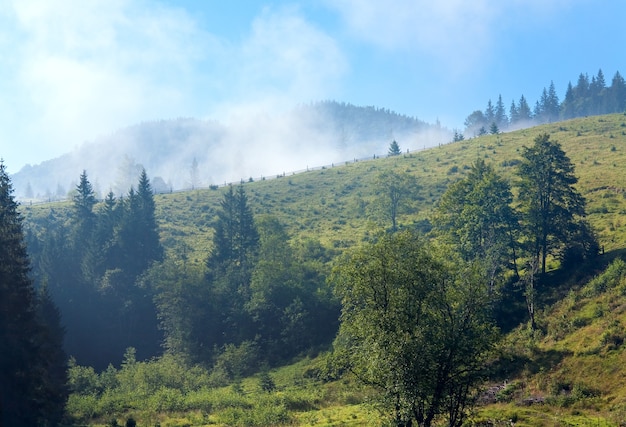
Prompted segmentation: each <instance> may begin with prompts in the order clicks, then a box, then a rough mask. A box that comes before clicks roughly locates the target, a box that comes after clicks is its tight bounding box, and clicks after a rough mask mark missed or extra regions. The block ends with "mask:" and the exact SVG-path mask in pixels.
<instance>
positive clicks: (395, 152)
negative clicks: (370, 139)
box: [387, 139, 402, 156]
mask: <svg viewBox="0 0 626 427" xmlns="http://www.w3.org/2000/svg"><path fill="white" fill-rule="evenodd" d="M401 153H402V151H401V150H400V146H399V145H398V143H397V142H396V140H395V139H394V140H393V141H391V144H389V152H388V153H387V154H388V155H389V156H399V155H400V154H401Z"/></svg>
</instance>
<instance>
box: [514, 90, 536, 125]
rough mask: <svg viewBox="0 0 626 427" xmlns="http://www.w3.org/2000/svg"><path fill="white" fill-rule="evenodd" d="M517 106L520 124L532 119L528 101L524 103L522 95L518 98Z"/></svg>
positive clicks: (524, 99)
mask: <svg viewBox="0 0 626 427" xmlns="http://www.w3.org/2000/svg"><path fill="white" fill-rule="evenodd" d="M518 105H519V106H518V108H517V111H518V113H519V121H520V122H529V121H531V120H532V118H533V114H532V111H531V109H530V106H529V105H528V101H526V98H525V97H524V95H522V96H521V97H520V99H519V104H518Z"/></svg>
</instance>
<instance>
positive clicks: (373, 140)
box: [12, 101, 450, 200]
mask: <svg viewBox="0 0 626 427" xmlns="http://www.w3.org/2000/svg"><path fill="white" fill-rule="evenodd" d="M394 138H395V139H397V140H398V141H399V142H400V144H401V147H403V148H404V149H407V148H411V149H416V148H417V147H419V146H422V147H423V146H425V145H427V146H432V145H433V144H434V145H436V144H438V143H441V142H444V141H447V140H449V139H450V135H449V132H447V131H446V130H442V129H440V128H439V127H437V126H434V125H430V124H427V123H425V122H423V121H420V120H418V119H416V118H413V117H408V116H403V115H400V114H396V113H393V112H391V111H388V110H383V109H378V108H374V107H357V106H353V105H350V104H343V103H337V102H330V101H328V102H320V103H315V104H310V105H303V106H300V107H298V108H295V109H293V110H291V111H287V112H285V113H283V114H280V115H277V114H273V115H272V114H269V113H268V114H264V115H253V116H243V115H242V116H238V117H232V118H229V119H227V121H223V122H218V121H212V120H199V119H192V118H180V119H176V120H161V121H154V122H146V123H140V124H137V125H134V126H130V127H128V128H126V129H121V130H118V131H117V132H114V133H112V134H111V135H107V136H103V137H100V138H98V139H96V140H94V141H90V142H85V143H84V144H82V145H81V146H79V147H77V148H76V149H75V150H74V151H72V152H70V153H67V154H65V155H63V156H61V157H59V158H56V159H52V160H48V161H46V162H43V163H42V164H40V165H34V166H31V165H28V166H25V167H24V168H22V169H21V170H20V171H19V172H18V173H16V174H14V176H13V177H12V180H13V183H14V187H15V189H16V195H17V197H18V198H20V199H22V200H25V199H26V200H55V199H57V200H58V199H63V198H65V197H66V196H67V193H68V191H70V190H72V189H73V188H74V187H75V185H76V183H77V180H78V176H79V175H80V174H81V173H82V171H83V170H86V171H87V173H88V174H89V177H90V180H91V182H93V183H94V185H95V187H96V190H97V191H98V193H100V195H101V196H102V197H104V196H105V195H106V194H107V193H108V192H109V191H110V190H112V191H113V192H114V193H115V194H116V195H120V194H123V193H125V192H126V191H127V190H128V188H129V187H130V185H132V184H134V180H135V178H136V177H137V175H138V170H140V169H141V167H142V166H143V167H145V168H146V169H147V170H148V171H149V173H150V175H151V177H152V178H153V186H154V187H155V189H156V190H158V191H159V192H164V191H170V190H172V189H174V190H180V189H185V188H187V189H189V188H199V187H208V186H209V185H215V184H224V183H225V182H233V181H234V182H238V181H239V180H240V179H245V180H247V179H248V178H249V177H255V178H256V177H261V176H268V175H271V174H276V173H281V172H283V171H293V170H301V169H306V168H307V166H317V165H323V164H330V163H332V162H338V161H342V160H345V159H352V158H360V157H364V156H370V155H373V154H380V153H385V152H386V150H387V147H388V145H389V143H390V142H391V141H392V140H393V139H394Z"/></svg>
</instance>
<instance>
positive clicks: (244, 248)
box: [207, 186, 259, 347]
mask: <svg viewBox="0 0 626 427" xmlns="http://www.w3.org/2000/svg"><path fill="white" fill-rule="evenodd" d="M220 205H221V209H220V210H219V211H218V218H217V221H216V223H215V234H214V236H213V251H212V252H211V254H210V255H209V257H208V260H207V267H208V275H207V280H208V282H209V286H210V287H211V295H212V298H214V300H216V301H218V302H217V306H218V307H220V310H221V313H220V315H221V320H220V323H219V324H218V325H213V327H217V328H221V329H220V330H221V332H222V334H221V336H220V337H219V340H220V341H219V342H212V343H207V345H210V346H216V345H217V346H218V347H219V346H221V345H223V344H225V343H233V344H236V345H238V344H241V343H242V342H243V341H244V340H246V339H250V338H254V337H253V336H252V337H250V332H251V323H252V320H251V318H250V316H249V315H248V313H246V311H245V305H246V303H247V301H249V299H250V281H251V276H252V271H253V268H254V265H255V262H256V254H257V250H258V245H259V234H258V231H257V228H256V225H255V223H254V217H253V215H252V210H251V209H250V207H249V206H248V198H247V196H246V194H245V190H244V188H243V186H239V188H238V189H237V190H235V189H234V188H233V186H230V187H229V188H228V190H227V192H226V193H225V194H224V198H223V199H222V201H221V203H220Z"/></svg>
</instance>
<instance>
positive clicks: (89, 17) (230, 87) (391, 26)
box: [0, 0, 626, 173]
mask: <svg viewBox="0 0 626 427" xmlns="http://www.w3.org/2000/svg"><path fill="white" fill-rule="evenodd" d="M625 16H626V2H624V1H623V0H473V1H466V0H384V1H383V0H380V1H376V0H317V1H313V0H302V1H289V0H273V1H272V0H238V1H223V0H176V1H174V0H172V1H167V0H90V1H84V0H57V1H54V2H52V1H49V0H0V94H1V95H0V157H1V158H3V159H4V162H5V165H6V166H7V168H8V170H9V172H11V173H14V172H17V171H18V170H19V169H20V168H21V167H22V166H24V165H25V164H33V165H34V164H38V163H41V162H42V161H45V160H48V159H51V158H54V157H58V156H59V155H62V154H64V153H66V152H69V151H71V150H73V149H75V148H77V147H79V146H80V145H81V144H83V143H84V142H88V141H93V140H95V139H96V138H98V137H100V136H104V135H108V134H111V133H113V132H115V131H116V130H118V129H121V128H125V127H127V126H131V125H134V124H137V123H140V122H144V121H152V120H161V119H175V118H179V117H194V118H201V119H215V120H220V121H223V122H225V123H236V122H237V121H238V120H241V118H242V117H246V116H249V115H255V114H261V113H267V112H272V113H275V114H280V112H281V111H286V110H288V109H290V108H293V107H295V106H297V105H301V104H306V103H310V102H315V101H321V100H335V101H340V102H347V103H351V104H354V105H360V106H376V107H379V108H386V109H389V110H392V111H395V112H397V113H401V114H406V115H409V116H413V117H417V118H419V119H421V120H424V121H427V122H430V123H434V122H436V121H437V120H439V122H440V123H441V124H442V126H445V127H447V128H449V129H462V128H463V122H464V120H465V118H466V117H467V116H468V115H469V114H470V113H471V112H472V111H474V110H477V109H481V110H484V108H485V107H486V104H487V101H488V100H489V99H491V100H493V101H494V102H495V101H496V100H497V98H498V96H499V95H501V96H502V99H503V101H504V103H505V106H506V107H507V109H508V106H509V105H510V103H511V101H512V100H515V101H517V100H519V98H520V96H521V95H524V96H525V97H526V99H527V100H528V101H529V103H530V104H531V105H534V102H535V101H536V100H537V99H538V98H539V96H540V94H541V91H542V90H543V88H544V87H548V86H549V85H550V82H551V81H553V82H554V83H555V87H556V90H557V93H558V95H559V97H560V98H561V99H562V98H563V96H564V93H565V89H566V86H567V83H568V82H570V81H571V82H572V83H574V84H575V83H576V80H577V78H578V75H579V74H580V73H587V74H589V76H590V77H591V76H593V75H596V74H597V72H598V70H599V69H602V71H603V73H604V75H605V78H606V81H607V84H610V81H611V78H612V77H613V75H614V74H615V72H616V71H619V72H620V73H621V74H622V75H626V55H624V51H623V49H624V46H626V29H625V28H624V25H623V19H624V17H625Z"/></svg>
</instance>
